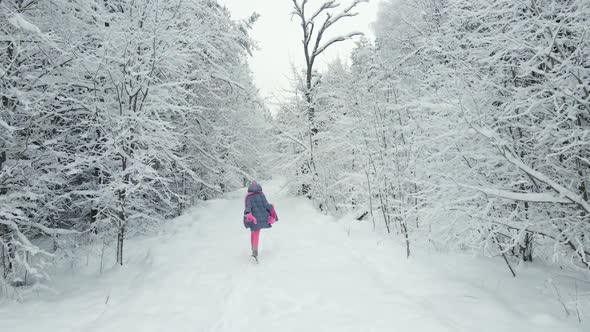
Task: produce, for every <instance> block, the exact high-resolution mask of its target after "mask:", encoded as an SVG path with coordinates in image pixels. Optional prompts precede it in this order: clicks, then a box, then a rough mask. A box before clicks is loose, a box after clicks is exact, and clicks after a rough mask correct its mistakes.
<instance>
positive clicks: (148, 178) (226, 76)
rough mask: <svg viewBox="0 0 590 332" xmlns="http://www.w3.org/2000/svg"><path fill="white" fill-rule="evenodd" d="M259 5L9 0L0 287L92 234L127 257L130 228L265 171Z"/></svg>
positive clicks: (2, 63)
mask: <svg viewBox="0 0 590 332" xmlns="http://www.w3.org/2000/svg"><path fill="white" fill-rule="evenodd" d="M256 18H257V17H256V15H253V16H252V17H250V18H249V19H247V20H245V21H239V22H238V21H233V20H231V18H230V15H229V13H228V11H227V9H225V8H224V7H221V6H220V5H219V4H218V3H217V1H213V0H201V1H156V0H136V1H126V0H47V1H46V0H43V1H39V0H0V101H1V103H0V289H2V288H3V287H2V286H3V285H13V286H14V285H22V284H32V283H35V282H36V281H39V280H42V279H44V278H45V277H46V267H47V265H50V264H51V263H52V259H53V258H54V257H56V256H57V255H64V254H66V253H67V252H69V251H70V250H71V249H72V248H74V247H76V246H78V245H80V244H87V243H92V242H95V241H104V244H105V245H107V246H112V247H116V257H112V259H113V262H114V260H115V258H116V262H117V263H118V264H123V262H124V256H123V254H124V250H123V249H124V239H125V238H126V237H127V236H131V235H132V234H136V233H138V232H142V231H143V230H145V229H146V226H148V225H150V224H153V223H155V222H161V221H163V220H166V219H167V218H170V217H174V216H177V215H179V214H180V213H181V212H182V211H183V210H184V209H185V208H186V207H188V206H190V205H191V204H194V203H195V202H196V201H197V200H206V199H209V198H212V197H215V196H217V195H219V194H221V193H223V192H227V191H229V190H232V189H235V188H237V187H240V186H242V185H244V181H245V180H246V179H251V178H255V177H257V176H260V175H261V174H260V173H259V166H258V165H259V160H258V159H257V154H255V153H252V149H253V147H254V146H256V145H257V144H258V143H257V142H259V141H260V140H261V139H262V134H263V132H264V123H265V117H267V115H266V114H265V110H264V107H263V106H262V104H261V102H260V100H259V99H258V97H257V93H256V88H255V86H254V85H253V81H252V78H251V73H250V70H249V68H248V66H247V63H246V58H247V56H248V54H249V53H250V52H251V50H252V47H253V42H252V41H251V39H250V37H249V35H248V32H249V30H250V28H251V26H252V24H253V23H254V21H255V20H256ZM244 133H247V134H246V135H245V134H244ZM65 235H67V236H65ZM0 292H1V291H0Z"/></svg>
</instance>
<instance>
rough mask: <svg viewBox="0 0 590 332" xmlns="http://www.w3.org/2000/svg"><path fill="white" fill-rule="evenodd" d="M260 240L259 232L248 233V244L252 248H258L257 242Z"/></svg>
mask: <svg viewBox="0 0 590 332" xmlns="http://www.w3.org/2000/svg"><path fill="white" fill-rule="evenodd" d="M259 239H260V230H255V231H251V232H250V243H251V244H252V248H258V240H259Z"/></svg>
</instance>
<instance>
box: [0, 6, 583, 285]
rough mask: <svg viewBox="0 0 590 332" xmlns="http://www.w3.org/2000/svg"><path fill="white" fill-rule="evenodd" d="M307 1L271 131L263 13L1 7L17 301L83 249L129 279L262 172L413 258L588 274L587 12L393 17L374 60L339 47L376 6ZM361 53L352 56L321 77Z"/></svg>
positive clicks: (0, 236)
mask: <svg viewBox="0 0 590 332" xmlns="http://www.w3.org/2000/svg"><path fill="white" fill-rule="evenodd" d="M289 2H292V6H293V17H292V20H293V24H298V25H299V26H300V27H301V29H300V32H301V41H302V42H303V47H302V50H303V52H302V54H301V55H302V57H303V56H304V57H305V67H304V68H303V71H302V73H301V75H300V76H298V77H296V80H295V82H296V83H295V84H296V86H295V87H294V88H295V93H294V94H293V95H292V98H291V99H290V100H287V101H285V102H284V103H283V104H282V105H281V107H280V109H278V111H277V113H276V114H273V115H271V114H269V112H268V111H267V110H266V108H265V106H264V103H263V102H262V101H261V100H260V99H259V97H258V95H257V89H256V87H255V85H254V83H253V80H252V77H251V73H250V69H249V68H248V65H247V62H246V61H247V60H246V59H247V57H248V56H249V55H250V54H251V52H252V50H253V49H254V45H255V43H254V41H253V40H252V39H251V37H250V36H249V31H250V29H251V28H252V25H253V24H254V23H255V21H256V19H257V17H258V16H257V15H256V14H254V15H252V16H251V17H249V18H248V19H246V20H243V21H236V20H232V19H231V17H230V14H229V12H228V11H227V9H225V8H224V7H222V6H220V5H219V4H218V2H217V1H215V0H192V1H157V0H134V1H127V0H0V296H2V290H3V289H4V288H5V287H14V286H21V285H30V284H35V283H37V282H38V281H42V280H44V279H46V278H47V277H48V274H47V270H48V266H51V265H52V264H54V260H55V258H56V257H59V256H62V257H63V256H68V255H70V254H73V253H74V252H75V251H76V250H77V249H78V248H79V247H80V246H83V245H87V244H93V243H98V244H100V245H102V247H103V248H104V247H111V248H113V251H114V253H115V254H116V255H114V257H110V259H111V260H112V263H113V264H114V263H115V262H116V263H117V264H121V265H122V264H124V262H125V256H124V253H125V251H124V246H125V241H124V240H125V239H126V238H128V237H130V236H133V235H134V234H138V233H142V232H145V231H146V230H147V229H149V227H150V226H152V225H154V224H157V223H162V222H163V221H165V220H168V219H170V218H173V217H175V216H178V215H179V214H181V213H182V212H183V211H184V210H185V209H186V208H187V207H190V206H191V205H194V204H195V203H196V202H198V201H200V200H207V199H211V198H213V197H217V196H219V195H221V194H223V193H225V192H228V191H231V190H234V189H236V188H239V187H241V186H243V185H244V184H246V181H247V180H251V179H256V178H260V177H264V176H268V175H269V174H267V173H264V172H263V170H262V168H261V166H262V165H263V164H266V166H268V165H270V166H272V167H267V168H269V170H268V171H271V172H274V173H281V174H283V175H285V176H286V177H287V178H288V180H289V181H288V183H289V188H290V189H291V191H292V192H293V193H295V194H299V195H302V196H306V197H308V198H310V199H312V200H313V202H314V203H315V204H316V206H317V207H318V208H319V209H320V210H321V211H323V212H325V213H326V214H332V215H335V216H348V217H352V218H354V219H356V220H358V221H359V222H365V223H370V225H372V227H373V228H374V229H375V230H376V231H378V232H385V233H388V234H392V235H395V236H399V240H400V241H401V242H402V243H404V245H405V247H406V255H407V256H408V257H410V256H411V255H412V252H413V250H415V247H416V246H432V247H434V248H436V249H440V250H463V251H470V252H476V253H481V254H484V255H490V256H498V257H502V258H503V260H504V261H505V262H506V264H507V266H508V268H509V272H510V273H512V274H513V275H515V274H516V271H515V269H513V266H514V265H515V264H519V263H522V262H530V261H533V260H537V259H539V260H543V261H544V262H546V263H547V264H555V265H559V266H564V265H567V266H568V268H574V269H579V270H582V271H588V270H590V193H589V190H590V188H589V186H590V2H589V1H588V0H565V1H551V0H529V1H512V0H494V1H487V0H486V1H483V0H388V1H385V2H384V3H383V5H382V6H381V8H380V11H379V15H378V19H377V22H376V23H375V26H374V27H375V35H376V36H375V37H376V38H375V40H374V41H373V40H370V39H369V38H365V37H363V36H361V35H362V34H361V33H358V32H355V31H351V32H349V33H347V34H342V35H336V36H334V35H332V34H331V30H332V26H334V25H342V24H343V23H342V22H346V21H347V19H349V18H350V17H353V16H355V15H356V13H357V12H358V10H361V9H362V5H363V3H364V2H366V1H364V0H351V1H347V2H346V4H344V3H342V4H341V3H339V2H337V1H332V0H323V1H313V3H314V5H313V6H312V8H314V10H311V9H309V3H310V1H309V0H290V1H289ZM322 3H323V5H321V4H322ZM306 6H307V7H306ZM347 40H354V41H355V43H356V47H355V48H354V50H353V52H352V55H351V58H350V59H347V60H342V61H335V62H333V63H331V64H330V65H329V66H328V68H327V69H326V70H318V68H316V67H317V62H316V57H319V56H320V55H321V54H322V53H323V52H324V51H325V50H326V49H327V48H330V47H333V45H336V44H338V43H340V42H344V41H347ZM296 42H299V41H296V40H294V41H293V43H296ZM268 128H271V129H268ZM269 135H271V136H269ZM271 143H273V144H271ZM262 146H263V147H265V150H264V151H259V150H256V149H257V148H258V147H262ZM267 147H269V148H268V150H266V148H267ZM270 147H272V148H273V151H269V150H270ZM262 152H268V153H262ZM263 160H264V161H265V163H263ZM94 254H95V255H98V256H100V257H98V258H96V257H95V258H96V259H100V260H101V261H102V260H103V259H105V258H104V257H102V255H103V254H104V251H103V252H95V253H94Z"/></svg>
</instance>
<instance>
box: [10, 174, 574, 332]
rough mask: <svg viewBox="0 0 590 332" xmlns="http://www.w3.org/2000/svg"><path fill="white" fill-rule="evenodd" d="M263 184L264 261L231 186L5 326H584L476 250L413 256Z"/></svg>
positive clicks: (21, 309)
mask: <svg viewBox="0 0 590 332" xmlns="http://www.w3.org/2000/svg"><path fill="white" fill-rule="evenodd" d="M263 185H264V189H265V192H266V193H267V197H268V199H269V201H270V202H272V203H275V205H276V207H277V212H278V214H279V217H280V221H279V222H278V223H277V224H276V225H275V226H274V227H273V228H272V229H270V230H263V232H262V234H261V248H260V264H258V265H257V264H255V263H254V262H253V261H252V260H251V258H250V257H249V234H248V232H247V231H246V230H245V229H244V228H243V226H242V224H241V213H242V208H243V194H244V193H243V191H239V192H234V193H231V194H229V195H227V196H226V197H225V198H224V199H218V200H213V201H209V202H206V203H204V204H202V205H200V206H198V207H196V208H194V209H192V210H190V211H189V212H188V213H187V214H185V215H184V216H182V217H180V218H178V219H176V220H174V221H172V222H171V223H170V225H169V227H167V229H166V231H165V232H164V233H163V234H160V235H158V236H155V237H154V236H152V237H146V238H143V239H132V240H130V241H129V242H128V248H129V249H128V250H129V251H128V253H129V254H128V262H127V264H126V266H123V267H118V268H113V269H111V270H109V271H107V272H106V273H104V274H103V275H102V276H93V277H86V279H85V280H80V276H75V275H74V276H70V277H69V278H70V279H69V281H68V279H67V278H66V277H64V278H66V279H64V280H62V282H61V283H62V284H61V286H59V287H56V289H57V290H58V294H56V295H54V296H52V297H49V298H46V296H41V299H34V300H27V301H25V302H24V303H5V304H1V305H0V326H2V328H3V329H4V328H7V327H8V329H6V331H11V332H20V331H40V330H42V331H56V332H58V331H59V332H74V331H85V332H86V331H88V332H90V331H121V332H129V331H144V332H148V331H257V332H264V331H273V332H276V331H298V332H301V331H339V332H342V331H406V332H407V331H494V332H496V331H582V330H583V326H582V325H578V324H577V323H575V322H574V320H573V319H570V320H565V319H564V318H563V317H561V316H559V314H561V313H560V312H559V310H560V307H559V304H558V303H556V301H553V302H552V301H551V299H548V298H547V296H543V295H542V294H541V292H540V291H539V290H538V289H534V287H530V288H526V287H522V286H523V283H524V281H522V282H521V281H518V280H517V279H513V278H510V277H509V276H508V273H506V271H505V270H503V267H502V266H501V265H500V264H498V265H495V264H490V262H487V263H482V264H487V265H486V268H487V269H488V271H483V272H482V270H481V267H482V266H480V265H475V264H476V263H475V262H476V260H475V259H474V260H469V259H468V258H465V257H461V256H459V257H458V258H457V259H450V258H444V257H445V256H442V255H438V256H436V255H435V256H432V257H435V258H434V259H433V258H432V257H429V256H425V257H423V258H417V259H410V260H406V259H405V258H404V248H402V247H398V246H397V245H396V244H395V243H394V242H393V241H377V240H378V237H377V236H375V234H374V233H372V231H371V230H370V228H369V227H365V226H366V225H361V224H360V223H349V224H348V226H347V225H346V223H336V222H334V219H333V218H331V217H328V216H325V215H322V214H321V213H319V212H318V211H317V210H316V209H315V208H314V207H313V206H312V205H311V204H310V203H309V201H306V200H305V199H301V198H293V197H290V196H288V195H287V194H284V193H283V191H284V190H283V188H282V182H280V181H272V182H268V183H266V184H263ZM457 260H458V261H457ZM469 262H473V264H470V263H469ZM465 266H468V267H465ZM490 266H491V270H490ZM56 283H57V284H59V282H58V281H57V280H56ZM519 283H520V284H519ZM59 288H61V289H59ZM554 302H555V303H554Z"/></svg>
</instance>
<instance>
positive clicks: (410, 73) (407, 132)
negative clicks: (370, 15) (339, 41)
mask: <svg viewBox="0 0 590 332" xmlns="http://www.w3.org/2000/svg"><path fill="white" fill-rule="evenodd" d="M303 2H306V1H303ZM325 2H326V3H330V1H325ZM299 3H301V1H299ZM297 12H298V10H297V7H295V10H294V13H295V14H296V13H297ZM315 20H316V21H317V22H315V23H316V24H315V26H316V27H317V26H321V24H322V21H323V20H324V17H323V16H320V17H317V18H315ZM310 25H311V24H310ZM375 34H376V40H375V41H374V42H373V41H370V40H369V39H367V38H358V39H357V42H356V48H355V49H354V51H353V53H352V56H351V59H350V64H348V63H347V62H344V63H342V61H336V62H334V63H332V64H331V65H330V66H329V68H328V69H327V70H325V71H323V72H317V71H314V73H313V77H312V79H311V80H307V82H310V81H311V83H310V84H306V78H305V75H302V76H301V78H300V79H299V80H298V81H299V82H300V84H299V85H298V86H297V91H296V94H295V95H294V97H293V98H292V100H291V101H289V102H288V103H285V105H283V106H282V108H281V110H280V112H279V114H278V115H277V116H276V119H275V124H274V127H275V128H276V129H275V131H276V132H277V133H278V134H279V135H280V137H281V138H282V139H281V140H280V141H279V143H278V144H277V148H278V149H279V151H280V152H281V158H284V159H285V160H288V162H285V163H284V165H282V169H281V170H282V171H283V172H284V173H285V174H287V175H288V176H289V177H290V178H291V181H290V184H291V189H292V191H293V192H297V193H299V194H305V195H307V196H309V197H310V198H312V199H313V200H314V201H315V202H316V204H317V206H318V207H319V208H320V209H322V210H323V211H325V212H326V213H330V214H336V215H348V216H353V217H354V218H356V219H358V220H364V221H367V222H370V223H372V224H373V225H374V227H375V228H377V229H379V230H382V231H384V232H388V233H392V234H399V236H401V240H402V241H403V243H404V244H405V246H406V248H407V255H408V256H410V255H411V252H412V245H413V244H414V243H422V244H428V245H432V246H434V247H436V248H439V249H453V248H455V249H459V250H472V251H477V252H481V253H483V254H486V255H493V256H503V258H504V260H505V261H506V263H507V264H508V267H509V268H510V272H512V273H513V274H514V273H515V272H514V271H513V269H512V266H514V264H515V263H518V262H519V261H531V260H533V259H537V258H540V259H543V260H545V261H546V262H548V263H549V264H553V263H555V264H572V266H575V267H577V268H580V269H582V270H588V269H589V267H590V197H589V192H588V190H589V188H588V186H589V185H590V3H589V2H588V1H585V0H568V1H549V0H547V1H545V0H531V1H511V0H496V1H481V0H390V1H386V2H385V3H384V4H383V5H382V7H381V9H380V12H379V16H378V20H377V22H376V24H375ZM309 109H312V110H314V116H313V117H309V116H307V113H306V110H309ZM285 155H290V156H291V157H289V158H287V157H285ZM310 161H311V163H310Z"/></svg>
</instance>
